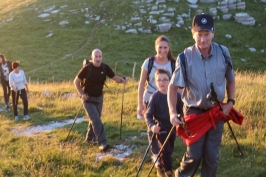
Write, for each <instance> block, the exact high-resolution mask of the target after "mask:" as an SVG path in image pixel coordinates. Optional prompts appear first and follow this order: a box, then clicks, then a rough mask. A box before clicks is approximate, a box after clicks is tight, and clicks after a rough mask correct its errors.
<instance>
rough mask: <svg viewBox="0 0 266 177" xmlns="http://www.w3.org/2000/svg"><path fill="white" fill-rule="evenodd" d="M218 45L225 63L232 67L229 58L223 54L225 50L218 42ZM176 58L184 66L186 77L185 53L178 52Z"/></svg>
mask: <svg viewBox="0 0 266 177" xmlns="http://www.w3.org/2000/svg"><path fill="white" fill-rule="evenodd" d="M218 46H219V47H220V49H221V51H222V53H223V56H224V60H225V62H226V63H227V64H229V66H230V67H231V69H232V68H233V66H232V63H231V62H230V61H229V59H228V58H230V57H229V56H226V54H225V52H224V50H223V48H222V46H221V45H220V44H218ZM178 58H179V59H180V64H181V66H183V67H184V70H185V73H184V74H185V77H187V71H186V61H185V60H186V57H185V54H184V52H181V53H180V54H178Z"/></svg>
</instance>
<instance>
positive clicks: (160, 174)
mask: <svg viewBox="0 0 266 177" xmlns="http://www.w3.org/2000/svg"><path fill="white" fill-rule="evenodd" d="M157 177H166V176H165V173H164V169H162V168H160V167H158V168H157Z"/></svg>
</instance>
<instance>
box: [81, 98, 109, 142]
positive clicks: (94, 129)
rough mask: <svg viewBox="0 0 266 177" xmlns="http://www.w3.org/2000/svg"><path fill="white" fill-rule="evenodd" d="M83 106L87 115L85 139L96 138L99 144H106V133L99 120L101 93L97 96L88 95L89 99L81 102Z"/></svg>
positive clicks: (101, 102)
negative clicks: (87, 123)
mask: <svg viewBox="0 0 266 177" xmlns="http://www.w3.org/2000/svg"><path fill="white" fill-rule="evenodd" d="M83 106H84V109H85V110H86V113H87V115H88V117H89V125H88V132H87V135H86V141H92V140H97V141H98V144H99V145H106V144H107V140H106V134H105V131H104V127H103V124H102V121H101V113H102V107H103V95H101V96H98V97H93V96H89V99H88V100H87V101H86V102H83Z"/></svg>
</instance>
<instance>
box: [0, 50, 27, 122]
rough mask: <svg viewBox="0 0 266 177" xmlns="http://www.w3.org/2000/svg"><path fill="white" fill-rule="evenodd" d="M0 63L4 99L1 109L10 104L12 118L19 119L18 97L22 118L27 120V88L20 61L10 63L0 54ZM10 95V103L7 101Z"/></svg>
mask: <svg viewBox="0 0 266 177" xmlns="http://www.w3.org/2000/svg"><path fill="white" fill-rule="evenodd" d="M0 65H1V66H0V76H1V79H0V80H1V85H2V89H3V97H4V101H5V105H4V107H3V109H9V108H10V106H11V105H12V107H13V113H14V119H15V121H19V116H18V108H17V105H18V99H19V97H20V98H21V99H22V103H23V120H29V119H30V118H31V117H30V116H29V114H28V97H27V94H28V93H29V89H28V84H27V80H26V76H25V73H24V71H23V70H21V69H20V63H19V62H18V61H14V62H12V63H11V62H10V61H8V60H7V59H6V57H5V56H4V55H3V54H0ZM10 95H11V97H12V104H11V103H10V102H9V98H10Z"/></svg>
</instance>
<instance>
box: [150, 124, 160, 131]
mask: <svg viewBox="0 0 266 177" xmlns="http://www.w3.org/2000/svg"><path fill="white" fill-rule="evenodd" d="M160 130H161V127H159V126H158V125H154V126H152V127H151V131H152V132H153V133H159V132H160Z"/></svg>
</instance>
